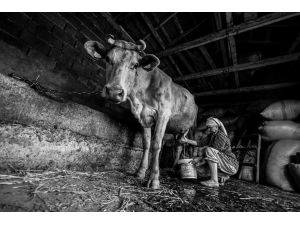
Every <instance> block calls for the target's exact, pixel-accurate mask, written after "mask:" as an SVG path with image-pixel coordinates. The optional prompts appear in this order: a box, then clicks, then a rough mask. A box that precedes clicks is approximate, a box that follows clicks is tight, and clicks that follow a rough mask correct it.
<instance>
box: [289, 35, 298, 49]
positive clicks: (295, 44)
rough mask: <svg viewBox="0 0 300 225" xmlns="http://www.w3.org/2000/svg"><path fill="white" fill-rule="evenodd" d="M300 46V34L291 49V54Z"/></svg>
mask: <svg viewBox="0 0 300 225" xmlns="http://www.w3.org/2000/svg"><path fill="white" fill-rule="evenodd" d="M299 44H300V32H299V34H298V36H297V38H296V40H295V41H294V42H293V44H292V45H291V47H290V49H289V53H292V52H294V51H295V49H296V48H297V47H298V45H299Z"/></svg>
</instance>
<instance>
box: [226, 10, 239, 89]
mask: <svg viewBox="0 0 300 225" xmlns="http://www.w3.org/2000/svg"><path fill="white" fill-rule="evenodd" d="M226 23H227V27H229V28H230V27H232V26H233V19H232V13H231V12H226ZM227 43H228V50H229V54H230V55H231V61H232V64H233V65H236V64H237V54H236V46H235V39H234V37H233V36H229V37H228V39H227ZM234 80H235V86H236V87H239V86H240V80H239V74H238V72H236V71H235V72H234Z"/></svg>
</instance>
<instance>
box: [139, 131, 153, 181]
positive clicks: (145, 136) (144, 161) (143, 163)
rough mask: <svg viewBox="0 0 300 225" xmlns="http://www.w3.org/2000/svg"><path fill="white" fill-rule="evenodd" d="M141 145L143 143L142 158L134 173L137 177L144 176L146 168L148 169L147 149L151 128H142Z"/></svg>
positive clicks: (141, 177) (148, 147) (142, 177)
mask: <svg viewBox="0 0 300 225" xmlns="http://www.w3.org/2000/svg"><path fill="white" fill-rule="evenodd" d="M143 145H144V152H143V158H142V161H141V164H140V167H139V169H138V171H137V174H136V176H137V177H138V178H139V179H144V178H145V173H146V170H147V169H148V163H149V159H148V156H149V150H150V145H151V128H144V133H143Z"/></svg>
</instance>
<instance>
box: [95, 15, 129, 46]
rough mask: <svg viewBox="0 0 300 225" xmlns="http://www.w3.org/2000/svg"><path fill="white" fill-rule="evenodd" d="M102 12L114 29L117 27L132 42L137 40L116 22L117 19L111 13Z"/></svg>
mask: <svg viewBox="0 0 300 225" xmlns="http://www.w3.org/2000/svg"><path fill="white" fill-rule="evenodd" d="M100 13H101V15H102V16H103V17H104V18H105V19H106V20H107V22H108V23H109V24H110V25H111V26H112V27H113V28H114V29H116V30H117V31H119V32H120V33H121V34H122V35H123V37H122V38H125V39H127V40H129V41H131V42H135V41H134V39H133V38H132V37H131V36H130V35H129V34H128V33H127V32H126V30H125V29H124V28H123V27H122V26H121V25H119V24H117V23H116V22H115V20H114V19H113V17H112V16H111V14H110V13H107V12H100Z"/></svg>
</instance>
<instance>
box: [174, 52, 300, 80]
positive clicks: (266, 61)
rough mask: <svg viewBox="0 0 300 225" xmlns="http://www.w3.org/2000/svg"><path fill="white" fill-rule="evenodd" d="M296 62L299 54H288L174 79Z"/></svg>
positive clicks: (188, 78) (207, 75)
mask: <svg viewBox="0 0 300 225" xmlns="http://www.w3.org/2000/svg"><path fill="white" fill-rule="evenodd" d="M298 60H300V53H294V54H290V55H283V56H277V57H273V58H269V59H264V60H260V61H256V62H248V63H242V64H237V65H234V66H228V67H223V68H217V69H214V70H209V71H204V72H199V73H194V74H189V75H185V76H183V77H178V78H176V79H175V81H183V80H192V79H197V78H200V77H209V76H215V75H218V74H223V73H231V72H235V71H242V70H249V69H256V68H261V67H265V66H271V65H276V64H282V63H286V62H292V61H298Z"/></svg>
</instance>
